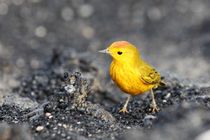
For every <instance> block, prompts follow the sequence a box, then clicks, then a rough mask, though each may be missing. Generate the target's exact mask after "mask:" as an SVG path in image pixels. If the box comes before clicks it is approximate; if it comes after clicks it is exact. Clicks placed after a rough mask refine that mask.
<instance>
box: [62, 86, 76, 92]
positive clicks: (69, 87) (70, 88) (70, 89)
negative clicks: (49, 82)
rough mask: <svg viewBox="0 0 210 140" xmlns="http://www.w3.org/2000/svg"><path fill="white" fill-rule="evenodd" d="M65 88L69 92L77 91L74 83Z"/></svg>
mask: <svg viewBox="0 0 210 140" xmlns="http://www.w3.org/2000/svg"><path fill="white" fill-rule="evenodd" d="M64 89H65V90H66V91H67V92H68V93H74V92H75V91H76V88H75V87H74V86H73V85H66V86H65V87H64Z"/></svg>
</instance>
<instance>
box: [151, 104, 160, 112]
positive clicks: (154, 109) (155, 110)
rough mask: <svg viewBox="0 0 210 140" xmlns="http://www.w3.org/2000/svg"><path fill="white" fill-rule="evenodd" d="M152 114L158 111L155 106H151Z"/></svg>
mask: <svg viewBox="0 0 210 140" xmlns="http://www.w3.org/2000/svg"><path fill="white" fill-rule="evenodd" d="M151 110H152V113H155V112H158V111H159V110H160V109H159V108H158V107H157V105H153V106H152V108H151Z"/></svg>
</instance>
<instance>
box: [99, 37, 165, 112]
mask: <svg viewBox="0 0 210 140" xmlns="http://www.w3.org/2000/svg"><path fill="white" fill-rule="evenodd" d="M99 52H101V53H107V54H109V55H111V56H112V59H113V61H112V63H111V65H110V75H111V78H112V80H113V81H114V82H115V83H116V85H117V86H118V87H119V88H120V89H121V90H122V91H124V92H125V93H127V94H130V96H128V98H127V100H126V102H125V104H124V106H123V108H122V109H121V110H120V112H123V113H127V112H128V111H127V106H128V102H129V100H130V98H131V95H133V96H134V95H139V94H143V93H144V92H146V91H148V90H151V95H152V112H155V111H158V110H159V109H158V107H157V104H156V102H155V98H154V93H153V89H154V88H157V87H158V86H159V85H161V84H164V82H163V81H162V80H161V77H160V74H159V73H158V72H157V71H156V70H155V69H154V68H153V67H152V66H151V65H149V64H148V63H146V62H145V61H144V60H142V58H141V56H140V53H139V51H138V49H137V48H136V47H135V46H134V45H133V44H131V43H129V42H127V41H116V42H114V43H112V44H111V45H110V46H109V47H108V48H107V49H105V50H101V51H99Z"/></svg>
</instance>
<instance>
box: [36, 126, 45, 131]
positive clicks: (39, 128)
mask: <svg viewBox="0 0 210 140" xmlns="http://www.w3.org/2000/svg"><path fill="white" fill-rule="evenodd" d="M43 129H44V126H37V128H36V131H38V132H39V131H42V130H43Z"/></svg>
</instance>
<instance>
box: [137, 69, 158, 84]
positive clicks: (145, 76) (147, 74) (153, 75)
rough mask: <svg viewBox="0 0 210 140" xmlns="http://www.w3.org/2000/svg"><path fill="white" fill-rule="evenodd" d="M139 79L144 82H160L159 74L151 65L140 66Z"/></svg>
mask: <svg viewBox="0 0 210 140" xmlns="http://www.w3.org/2000/svg"><path fill="white" fill-rule="evenodd" d="M141 71H142V73H141V80H142V82H143V83H145V84H158V83H159V82H160V74H159V73H158V72H157V71H156V70H155V69H154V68H152V67H143V68H141Z"/></svg>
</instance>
